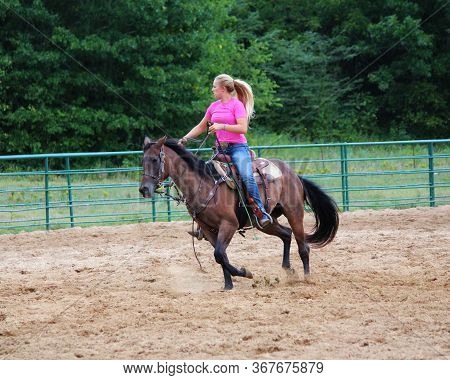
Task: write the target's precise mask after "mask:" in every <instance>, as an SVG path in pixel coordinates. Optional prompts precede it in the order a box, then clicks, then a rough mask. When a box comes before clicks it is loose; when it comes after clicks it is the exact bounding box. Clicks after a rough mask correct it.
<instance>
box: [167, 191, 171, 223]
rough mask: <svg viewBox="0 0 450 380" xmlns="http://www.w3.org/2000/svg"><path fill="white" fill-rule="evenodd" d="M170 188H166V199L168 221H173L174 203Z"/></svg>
mask: <svg viewBox="0 0 450 380" xmlns="http://www.w3.org/2000/svg"><path fill="white" fill-rule="evenodd" d="M169 196H170V186H167V187H166V197H167V221H168V222H171V221H172V203H171V201H170V197H169Z"/></svg>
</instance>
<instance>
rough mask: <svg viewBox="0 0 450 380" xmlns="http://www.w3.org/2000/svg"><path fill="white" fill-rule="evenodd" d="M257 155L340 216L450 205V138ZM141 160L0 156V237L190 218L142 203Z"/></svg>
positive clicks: (170, 205)
mask: <svg viewBox="0 0 450 380" xmlns="http://www.w3.org/2000/svg"><path fill="white" fill-rule="evenodd" d="M253 149H254V150H255V151H256V153H257V155H258V156H264V157H267V158H271V157H277V158H281V159H283V160H285V161H286V162H288V163H289V164H290V165H291V167H292V168H293V169H294V170H295V171H297V172H298V173H299V174H302V175H304V176H306V177H308V178H309V179H312V180H313V181H315V182H316V183H318V184H319V185H321V186H322V188H323V189H324V190H326V191H327V192H328V193H329V194H330V195H332V196H333V197H334V198H335V200H336V201H337V203H338V204H339V206H340V208H341V209H342V210H343V211H348V210H355V209H365V208H388V207H390V208H400V207H402V208H404V207H416V206H431V207H433V206H437V205H443V204H450V190H449V187H450V139H446V140H421V141H396V142H378V143H376V142H375V143H374V142H370V143H342V144H308V145H279V146H256V147H253ZM210 153H211V151H210V150H209V149H202V150H200V153H199V154H200V155H201V156H202V157H203V158H208V157H209V156H210ZM141 157H142V152H141V151H132V152H102V153H63V154H40V155H20V156H0V232H2V233H5V232H6V233H8V232H18V231H22V230H27V231H28V230H33V229H43V228H46V229H51V228H64V227H75V226H87V225H104V224H111V223H128V222H140V221H172V220H184V219H187V218H188V214H187V212H186V210H185V208H184V206H183V205H177V204H176V203H175V202H173V201H171V200H170V198H168V197H167V196H162V197H161V196H158V195H156V196H155V197H154V198H152V199H143V198H140V197H139V193H138V185H139V180H140V174H141V171H142V169H141V167H140V159H141ZM24 168H28V169H24ZM167 191H170V190H169V189H167ZM166 195H167V194H166Z"/></svg>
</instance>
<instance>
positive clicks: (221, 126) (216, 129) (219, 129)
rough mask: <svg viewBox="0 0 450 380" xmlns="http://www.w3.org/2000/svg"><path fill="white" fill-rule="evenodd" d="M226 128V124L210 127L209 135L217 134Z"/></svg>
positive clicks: (216, 124)
mask: <svg viewBox="0 0 450 380" xmlns="http://www.w3.org/2000/svg"><path fill="white" fill-rule="evenodd" d="M225 127H226V126H225V124H218V123H214V124H212V125H211V126H210V127H209V129H208V133H216V132H217V131H221V130H224V129H225Z"/></svg>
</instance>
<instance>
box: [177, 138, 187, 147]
mask: <svg viewBox="0 0 450 380" xmlns="http://www.w3.org/2000/svg"><path fill="white" fill-rule="evenodd" d="M187 141H188V139H187V138H186V137H182V138H181V139H179V140H178V145H180V146H185V145H186V144H187Z"/></svg>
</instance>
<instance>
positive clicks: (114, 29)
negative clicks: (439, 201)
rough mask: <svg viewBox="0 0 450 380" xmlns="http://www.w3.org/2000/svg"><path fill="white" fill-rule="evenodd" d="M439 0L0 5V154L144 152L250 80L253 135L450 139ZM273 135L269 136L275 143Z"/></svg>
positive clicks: (445, 36)
mask: <svg viewBox="0 0 450 380" xmlns="http://www.w3.org/2000/svg"><path fill="white" fill-rule="evenodd" d="M449 8H450V5H447V6H446V1H445V0H431V1H425V0H420V1H419V0H417V1H412V0H410V1H408V0H387V1H386V0H383V1H381V0H371V1H368V0H359V1H356V0H305V1H296V0H284V1H279V2H273V1H268V0H226V1H214V0H122V1H106V0H97V1H95V2H94V1H83V0H82V1H74V0H66V1H55V0H27V1H24V0H23V1H19V0H0V24H1V25H2V27H1V29H0V154H11V153H31V152H52V151H101V150H123V149H137V148H138V147H139V146H140V144H141V141H142V136H143V135H144V133H146V134H149V135H151V136H160V135H162V134H164V133H167V134H170V135H173V136H179V135H181V134H184V133H186V131H187V130H189V129H190V128H191V127H192V126H193V125H195V123H196V122H197V121H198V120H199V119H200V118H201V117H202V115H203V113H204V110H205V108H206V106H207V104H208V103H209V102H210V101H211V100H212V98H211V95H210V87H211V81H212V79H213V78H214V76H215V75H217V74H219V73H222V72H226V73H229V74H231V75H233V76H234V77H239V78H242V79H244V80H246V81H248V82H249V83H250V84H252V86H253V88H254V92H255V96H256V111H257V117H256V118H255V120H254V121H253V126H254V129H253V130H256V129H258V130H264V131H268V132H277V133H283V134H289V135H291V136H292V137H293V138H295V139H297V140H301V141H332V140H334V141H336V140H364V139H373V138H376V139H392V138H441V137H449V136H450V133H449V132H450V127H449V120H450V107H449V100H450V81H449V80H448V78H449V77H450V51H449V41H450V39H449V31H450V29H449V25H450V9H449ZM268 143H270V142H268Z"/></svg>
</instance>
